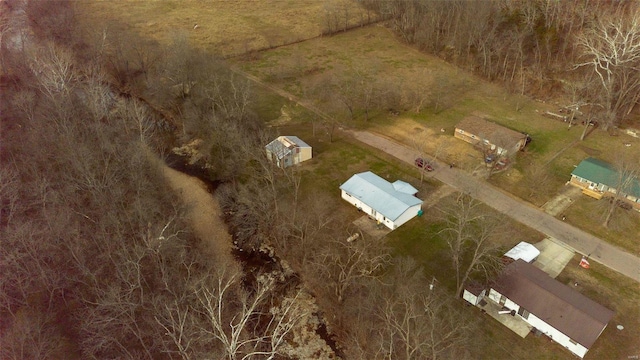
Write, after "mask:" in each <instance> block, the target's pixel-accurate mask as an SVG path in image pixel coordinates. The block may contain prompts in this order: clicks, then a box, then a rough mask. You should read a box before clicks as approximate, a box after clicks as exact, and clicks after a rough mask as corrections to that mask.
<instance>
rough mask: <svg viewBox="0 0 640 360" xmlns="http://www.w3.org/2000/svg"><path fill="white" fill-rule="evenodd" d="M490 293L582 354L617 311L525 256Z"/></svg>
mask: <svg viewBox="0 0 640 360" xmlns="http://www.w3.org/2000/svg"><path fill="white" fill-rule="evenodd" d="M487 297H488V298H489V299H490V300H492V301H494V302H496V303H498V304H499V305H501V306H502V307H503V308H505V309H506V310H510V311H511V314H512V316H519V317H520V318H522V319H523V320H524V321H525V322H526V323H527V324H529V325H530V326H531V327H532V328H534V329H535V330H537V331H539V332H541V333H543V334H545V335H546V336H548V337H549V338H551V339H552V340H553V341H555V342H557V343H558V344H560V345H562V346H564V347H565V348H566V349H568V350H569V351H571V352H572V353H574V354H575V355H577V356H579V357H580V358H582V357H584V356H585V354H586V353H587V351H589V349H590V348H591V347H592V346H593V344H594V343H595V341H596V340H597V339H598V337H599V336H600V334H602V332H603V331H604V329H605V328H606V327H607V324H608V323H609V321H611V318H612V317H613V314H614V313H613V311H611V310H609V309H607V308H606V307H604V306H602V305H600V304H598V303H596V302H595V301H593V300H591V299H589V298H587V297H586V296H584V295H582V294H581V293H580V292H578V291H576V290H575V289H573V288H571V287H569V286H566V285H564V284H562V283H560V282H558V281H557V280H555V279H553V278H552V277H550V276H549V275H547V274H546V273H545V272H544V271H542V270H540V269H538V268H537V267H535V266H533V265H532V264H529V263H527V262H526V261H524V260H522V259H519V260H516V261H515V262H513V263H511V264H509V265H508V266H506V267H505V268H504V271H503V273H502V275H501V276H500V277H499V278H498V279H497V280H496V281H495V283H494V284H493V285H492V286H491V288H490V290H489V294H488V295H487ZM504 316H510V315H504Z"/></svg>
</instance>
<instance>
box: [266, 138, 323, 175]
mask: <svg viewBox="0 0 640 360" xmlns="http://www.w3.org/2000/svg"><path fill="white" fill-rule="evenodd" d="M265 149H266V151H267V158H269V160H271V161H273V162H275V163H276V165H277V166H278V167H281V168H286V167H289V166H291V165H296V164H299V163H301V162H303V161H307V160H309V159H311V157H312V156H313V155H312V149H311V146H309V144H307V143H306V142H304V141H302V140H301V139H300V138H299V137H297V136H279V137H278V138H277V139H275V140H273V141H272V142H270V143H268V144H267V146H265Z"/></svg>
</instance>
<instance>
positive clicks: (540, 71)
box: [362, 0, 640, 129]
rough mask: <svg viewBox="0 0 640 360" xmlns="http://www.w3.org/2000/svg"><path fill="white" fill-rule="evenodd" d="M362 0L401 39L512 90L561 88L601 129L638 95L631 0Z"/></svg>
mask: <svg viewBox="0 0 640 360" xmlns="http://www.w3.org/2000/svg"><path fill="white" fill-rule="evenodd" d="M362 3H363V4H364V6H366V7H367V8H369V9H373V10H374V11H376V12H377V13H379V14H381V16H382V17H385V18H389V19H391V20H390V26H391V27H392V29H393V30H395V31H396V33H397V34H398V35H399V36H400V37H401V38H402V40H404V41H405V42H407V43H409V44H412V45H414V46H416V47H417V48H419V49H421V50H423V51H426V52H429V53H432V54H434V55H437V56H440V57H442V58H444V59H445V60H447V61H450V62H452V63H454V64H456V65H458V66H462V67H465V68H467V69H470V70H473V71H474V72H476V73H478V74H480V75H481V76H483V77H485V78H487V79H489V80H492V81H500V82H503V83H505V84H506V85H507V86H508V87H509V88H510V89H511V91H513V92H516V93H521V94H529V95H533V96H536V97H539V98H543V99H544V98H546V96H548V94H556V95H558V94H560V95H565V96H566V97H567V98H569V100H568V101H567V102H569V103H570V104H569V105H573V108H575V107H576V106H578V107H579V108H582V110H583V112H585V113H586V112H589V113H590V114H589V118H590V119H591V118H593V117H595V118H597V120H598V122H599V123H600V124H601V125H603V126H604V128H605V129H607V128H609V127H613V126H618V125H620V124H621V123H622V122H623V121H624V120H625V119H627V118H628V116H629V114H630V112H631V111H632V110H633V109H634V107H635V106H636V104H637V102H638V93H639V92H638V90H639V89H640V75H638V73H639V72H638V71H637V69H638V66H639V65H640V46H639V44H640V26H639V23H638V18H640V16H638V14H639V8H638V4H637V2H632V1H622V2H603V1H547V0H536V1H525V2H514V1H504V0H495V1H423V0H412V1H404V0H398V1H363V2H362ZM572 95H573V96H572ZM591 113H592V114H591Z"/></svg>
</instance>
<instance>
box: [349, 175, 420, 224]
mask: <svg viewBox="0 0 640 360" xmlns="http://www.w3.org/2000/svg"><path fill="white" fill-rule="evenodd" d="M340 190H341V191H342V198H343V199H344V200H345V201H347V202H349V203H350V204H352V205H353V206H355V207H356V208H357V209H358V210H360V211H362V212H364V213H365V214H367V215H369V216H370V217H372V218H373V219H375V220H376V221H378V222H379V223H381V224H384V225H385V226H386V227H388V228H389V229H391V230H393V229H396V228H397V227H398V226H400V225H402V224H404V223H406V222H407V221H409V220H411V219H413V218H414V217H415V216H417V215H419V214H422V210H421V207H422V200H420V199H418V198H417V197H415V196H414V195H415V194H416V193H417V192H418V190H417V189H416V188H414V187H413V186H411V184H409V183H407V182H404V181H401V180H396V181H395V182H393V183H390V182H388V181H387V180H385V179H383V178H381V177H380V176H378V175H376V174H374V173H372V172H371V171H367V172H363V173H359V174H355V175H353V176H352V177H351V178H349V180H347V181H346V182H345V183H344V184H342V185H340Z"/></svg>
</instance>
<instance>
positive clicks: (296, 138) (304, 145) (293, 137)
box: [284, 135, 311, 148]
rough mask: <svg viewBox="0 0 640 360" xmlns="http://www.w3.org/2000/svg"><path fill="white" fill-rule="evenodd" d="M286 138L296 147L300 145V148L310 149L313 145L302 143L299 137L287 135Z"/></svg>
mask: <svg viewBox="0 0 640 360" xmlns="http://www.w3.org/2000/svg"><path fill="white" fill-rule="evenodd" d="M284 137H285V138H287V139H289V140H291V141H292V142H294V143H295V144H296V145H298V147H301V148H303V147H306V148H310V147H311V145H309V144H307V143H306V142H304V141H302V140H301V139H300V138H299V137H297V136H289V135H285V136H284Z"/></svg>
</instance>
